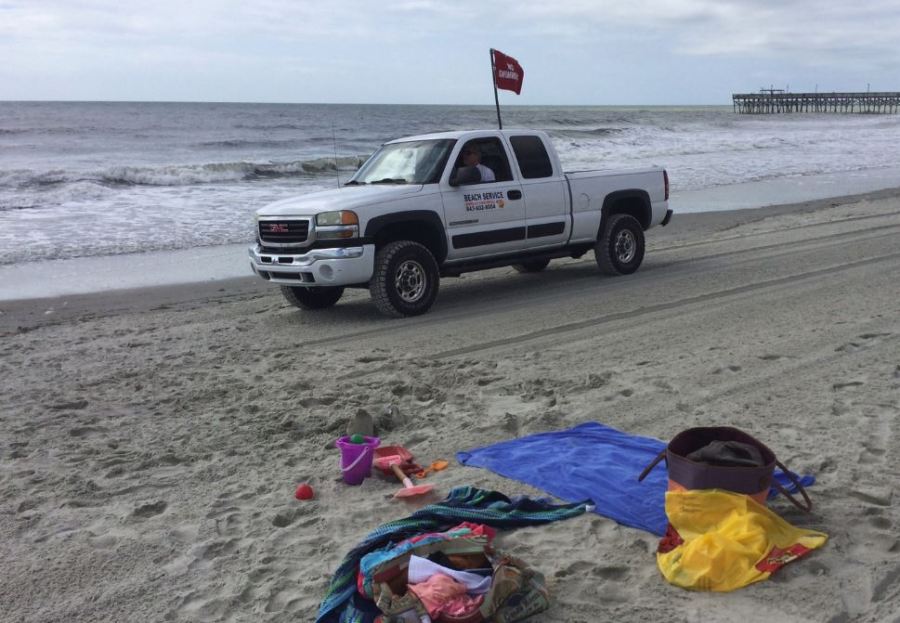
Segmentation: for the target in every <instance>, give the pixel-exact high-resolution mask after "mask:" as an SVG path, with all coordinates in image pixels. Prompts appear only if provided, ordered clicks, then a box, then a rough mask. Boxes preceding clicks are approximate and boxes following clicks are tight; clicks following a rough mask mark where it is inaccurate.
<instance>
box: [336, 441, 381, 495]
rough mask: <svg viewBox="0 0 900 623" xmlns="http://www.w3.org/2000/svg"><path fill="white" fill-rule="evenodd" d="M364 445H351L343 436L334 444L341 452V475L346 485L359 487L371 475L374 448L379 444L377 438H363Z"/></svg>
mask: <svg viewBox="0 0 900 623" xmlns="http://www.w3.org/2000/svg"><path fill="white" fill-rule="evenodd" d="M363 439H365V442H364V443H352V442H351V441H350V437H347V436H344V437H341V438H340V439H338V440H337V441H335V442H334V445H336V446H337V447H338V449H340V451H341V473H342V474H343V476H344V482H346V483H347V484H348V485H359V484H362V481H363V480H365V479H366V478H367V477H368V476H369V475H370V474H371V473H372V461H373V459H374V458H375V448H377V447H378V444H380V443H381V439H379V438H378V437H363Z"/></svg>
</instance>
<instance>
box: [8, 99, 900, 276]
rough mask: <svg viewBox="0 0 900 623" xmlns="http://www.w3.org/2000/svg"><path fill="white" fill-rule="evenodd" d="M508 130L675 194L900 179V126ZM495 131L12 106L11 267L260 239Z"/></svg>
mask: <svg viewBox="0 0 900 623" xmlns="http://www.w3.org/2000/svg"><path fill="white" fill-rule="evenodd" d="M503 121H504V126H505V127H528V128H536V129H541V130H545V131H547V132H549V134H550V135H551V136H552V137H553V140H554V143H555V145H556V147H557V149H558V151H559V152H560V156H561V158H562V160H563V164H564V166H565V168H566V169H568V170H572V169H586V168H616V167H634V166H643V165H650V164H657V165H663V166H665V167H666V168H667V169H668V171H669V178H670V180H671V185H672V193H673V196H674V197H677V196H678V195H679V193H682V194H690V193H696V192H697V191H703V190H704V189H715V188H718V187H722V186H727V185H733V184H744V183H747V182H758V181H763V180H775V181H777V180H782V181H791V180H797V181H798V185H799V186H802V184H801V182H802V180H804V179H806V178H811V177H812V176H816V175H820V174H836V173H844V172H851V171H852V172H857V173H860V172H862V173H866V172H872V173H873V174H875V175H877V174H878V172H879V171H892V170H893V169H896V168H897V167H900V116H862V115H793V116H789V115H780V116H779V115H772V116H746V115H737V114H734V113H733V112H732V110H731V107H730V106H729V107H678V108H675V107H556V106H554V107H511V106H510V107H504V108H503ZM492 127H496V113H495V110H494V108H493V107H492V106H399V105H397V106H385V105H313V104H215V103H195V104H190V103H76V102H0V265H11V264H18V263H22V262H33V261H35V260H43V259H62V258H76V257H90V256H103V255H118V254H124V253H135V252H143V251H159V250H169V249H191V248H196V247H210V246H217V245H226V244H231V243H239V242H249V241H251V240H252V238H253V233H252V214H253V211H254V210H255V209H256V208H258V207H260V206H262V205H265V204H266V203H269V202H271V201H275V200H277V199H281V198H284V197H287V196H291V195H294V194H299V193H303V192H306V191H311V190H317V189H323V188H334V187H336V186H337V185H338V184H339V183H340V182H341V181H346V179H348V178H349V177H350V175H352V173H353V171H354V170H355V169H356V168H357V167H358V166H359V164H360V163H361V162H362V161H363V160H364V159H365V157H366V156H367V155H368V154H370V153H372V151H374V150H375V149H376V148H377V147H378V145H380V144H381V143H383V142H384V141H386V140H390V139H393V138H397V137H400V136H404V135H411V134H419V133H424V132H431V131H439V130H454V129H464V128H492ZM898 182H900V180H898ZM897 185H900V183H898V184H897ZM837 194H840V193H839V192H838V193H837Z"/></svg>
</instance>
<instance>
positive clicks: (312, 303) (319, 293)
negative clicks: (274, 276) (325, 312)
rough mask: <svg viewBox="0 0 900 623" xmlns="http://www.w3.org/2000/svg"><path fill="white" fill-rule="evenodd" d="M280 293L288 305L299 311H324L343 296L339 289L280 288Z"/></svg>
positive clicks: (325, 287) (324, 287)
mask: <svg viewBox="0 0 900 623" xmlns="http://www.w3.org/2000/svg"><path fill="white" fill-rule="evenodd" d="M281 293H282V294H283V295H284V298H286V299H287V300H288V303H290V304H291V305H293V306H294V307H299V308H301V309H325V308H326V307H331V306H332V305H334V304H335V303H337V302H338V301H339V300H340V298H341V296H343V294H344V288H341V287H337V286H334V287H328V286H323V287H317V288H307V287H305V286H281Z"/></svg>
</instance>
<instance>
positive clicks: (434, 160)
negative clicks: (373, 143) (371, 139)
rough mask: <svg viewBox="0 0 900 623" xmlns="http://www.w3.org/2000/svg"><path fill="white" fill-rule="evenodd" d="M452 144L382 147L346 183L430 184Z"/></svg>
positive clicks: (414, 143) (449, 141) (440, 141)
mask: <svg viewBox="0 0 900 623" xmlns="http://www.w3.org/2000/svg"><path fill="white" fill-rule="evenodd" d="M455 143H456V140H454V139H437V140H429V141H406V142H402V143H390V144H388V145H382V146H381V149H379V150H378V151H376V152H375V153H374V154H372V156H371V157H370V158H369V159H368V160H366V162H365V164H363V165H362V167H360V169H359V171H357V172H356V175H354V176H353V178H352V179H351V180H350V181H349V182H347V184H348V185H350V186H354V185H356V184H434V183H436V182H437V181H438V180H440V178H441V172H442V171H443V170H444V165H445V164H447V158H448V157H449V156H450V151H451V150H452V149H453V145H454V144H455Z"/></svg>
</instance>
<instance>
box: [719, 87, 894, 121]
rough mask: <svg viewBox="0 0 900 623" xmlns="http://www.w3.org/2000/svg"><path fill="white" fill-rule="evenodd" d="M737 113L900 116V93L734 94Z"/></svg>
mask: <svg viewBox="0 0 900 623" xmlns="http://www.w3.org/2000/svg"><path fill="white" fill-rule="evenodd" d="M731 100H732V105H733V108H734V112H736V113H740V114H744V115H772V114H779V113H804V112H812V113H817V112H818V113H848V114H849V113H863V114H894V113H898V112H900V92H897V91H885V92H877V93H876V92H872V93H870V92H868V91H867V92H865V93H786V92H784V91H783V90H780V89H762V90H761V91H760V92H759V93H734V94H732V96H731Z"/></svg>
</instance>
